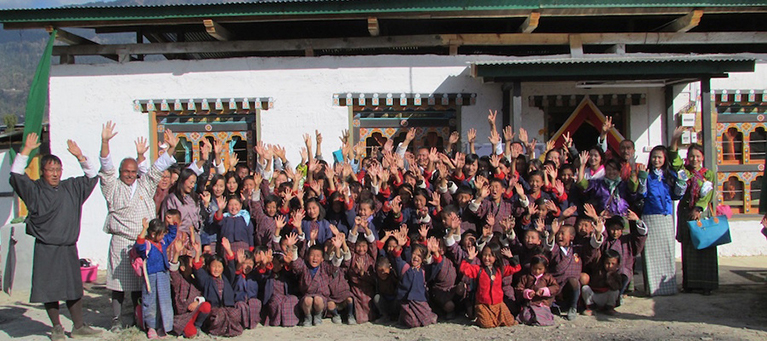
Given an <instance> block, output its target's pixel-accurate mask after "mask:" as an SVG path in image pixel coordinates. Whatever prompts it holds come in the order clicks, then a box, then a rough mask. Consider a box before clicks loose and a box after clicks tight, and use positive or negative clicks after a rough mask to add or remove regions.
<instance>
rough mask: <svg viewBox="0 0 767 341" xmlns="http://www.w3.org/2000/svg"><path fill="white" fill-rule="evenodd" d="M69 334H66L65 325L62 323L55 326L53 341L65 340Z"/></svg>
mask: <svg viewBox="0 0 767 341" xmlns="http://www.w3.org/2000/svg"><path fill="white" fill-rule="evenodd" d="M66 339H67V336H66V335H64V327H62V326H61V325H60V324H58V325H55V326H53V328H52V329H51V341H64V340H66Z"/></svg>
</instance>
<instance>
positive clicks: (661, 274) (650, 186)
mask: <svg viewBox="0 0 767 341" xmlns="http://www.w3.org/2000/svg"><path fill="white" fill-rule="evenodd" d="M647 165H648V166H647V173H644V172H640V175H639V177H640V182H641V183H642V186H641V187H642V188H643V189H645V190H644V202H645V204H644V209H643V211H642V220H643V221H644V222H645V224H647V226H648V227H649V229H648V234H647V241H646V242H645V247H644V253H643V257H644V262H643V263H644V276H645V278H644V281H645V291H646V292H647V294H649V295H650V296H659V295H661V296H663V295H674V294H676V264H675V262H676V261H675V259H676V254H675V252H676V251H675V248H674V247H675V246H676V245H674V244H675V242H674V216H673V215H672V214H673V212H674V208H673V204H674V200H679V199H680V198H681V194H684V191H685V189H686V188H687V186H686V183H684V182H683V185H682V186H681V187H679V186H677V175H676V173H675V172H674V171H672V170H671V165H670V164H669V158H668V150H667V149H666V147H665V146H656V147H655V148H653V149H652V151H650V159H649V161H648V162H647ZM642 173H643V174H642Z"/></svg>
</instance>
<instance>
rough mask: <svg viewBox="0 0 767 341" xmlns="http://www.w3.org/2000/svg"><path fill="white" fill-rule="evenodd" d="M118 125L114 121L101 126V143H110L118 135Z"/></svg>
mask: <svg viewBox="0 0 767 341" xmlns="http://www.w3.org/2000/svg"><path fill="white" fill-rule="evenodd" d="M115 127H116V125H115V124H114V123H112V121H107V123H106V124H103V125H102V126H101V141H102V142H108V141H109V140H111V139H112V138H113V137H115V136H116V135H117V132H116V131H114V130H115Z"/></svg>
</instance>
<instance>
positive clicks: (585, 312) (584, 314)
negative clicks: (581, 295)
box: [581, 308, 594, 316]
mask: <svg viewBox="0 0 767 341" xmlns="http://www.w3.org/2000/svg"><path fill="white" fill-rule="evenodd" d="M581 314H583V316H594V311H593V310H591V309H589V308H586V310H584V311H583V312H581Z"/></svg>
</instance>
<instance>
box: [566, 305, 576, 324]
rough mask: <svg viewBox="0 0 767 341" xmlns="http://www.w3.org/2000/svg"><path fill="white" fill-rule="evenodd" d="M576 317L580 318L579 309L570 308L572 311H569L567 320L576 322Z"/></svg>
mask: <svg viewBox="0 0 767 341" xmlns="http://www.w3.org/2000/svg"><path fill="white" fill-rule="evenodd" d="M576 317H578V308H576V307H570V309H569V310H568V311H567V320H568V321H574V320H575V318H576Z"/></svg>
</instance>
